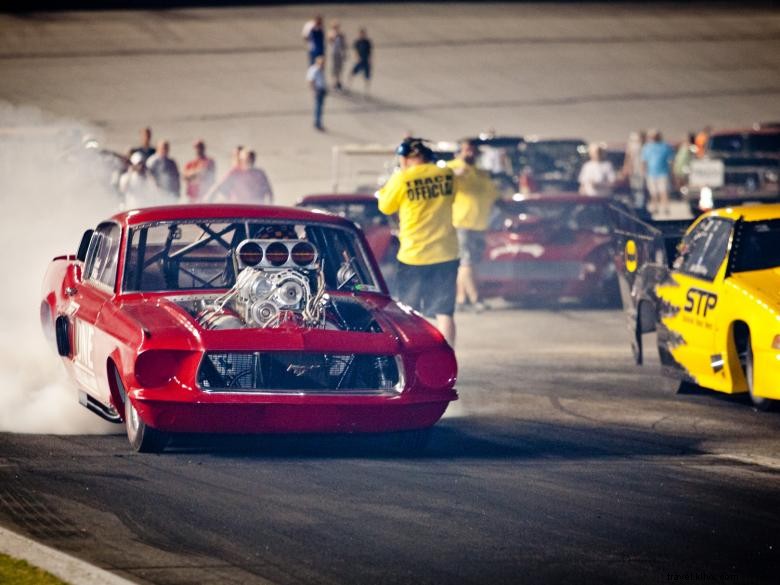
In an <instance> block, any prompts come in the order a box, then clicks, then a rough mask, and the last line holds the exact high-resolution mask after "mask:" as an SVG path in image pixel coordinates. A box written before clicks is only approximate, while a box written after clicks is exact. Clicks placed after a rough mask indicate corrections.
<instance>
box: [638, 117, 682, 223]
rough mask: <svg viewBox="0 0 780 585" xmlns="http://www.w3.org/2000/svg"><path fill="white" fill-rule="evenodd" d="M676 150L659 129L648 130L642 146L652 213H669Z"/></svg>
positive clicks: (649, 209)
mask: <svg viewBox="0 0 780 585" xmlns="http://www.w3.org/2000/svg"><path fill="white" fill-rule="evenodd" d="M673 158H674V150H673V149H672V147H671V146H669V145H668V144H666V142H664V141H663V137H662V136H661V133H660V132H659V131H658V130H649V131H648V132H647V144H645V145H644V146H643V147H642V165H643V168H644V171H645V177H646V178H647V190H648V191H649V192H650V205H649V208H648V211H650V213H660V212H663V213H665V214H666V215H669V213H670V210H669V183H670V180H669V163H670V162H671V161H672V159H673Z"/></svg>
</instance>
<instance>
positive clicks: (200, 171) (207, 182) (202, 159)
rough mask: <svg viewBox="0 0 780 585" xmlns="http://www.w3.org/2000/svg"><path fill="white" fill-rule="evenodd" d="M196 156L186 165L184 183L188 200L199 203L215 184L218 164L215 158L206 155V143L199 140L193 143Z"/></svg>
mask: <svg viewBox="0 0 780 585" xmlns="http://www.w3.org/2000/svg"><path fill="white" fill-rule="evenodd" d="M193 147H194V148H195V158H194V159H192V160H191V161H189V162H188V163H187V164H185V165H184V173H183V176H184V183H185V184H186V195H187V200H188V201H189V202H191V203H197V202H198V201H200V200H201V198H202V197H203V196H204V195H205V194H206V193H208V191H209V189H211V187H212V186H213V185H214V176H215V174H216V165H215V164H214V159H211V158H209V157H207V156H206V143H205V142H203V141H202V140H198V141H197V142H196V143H195V144H193Z"/></svg>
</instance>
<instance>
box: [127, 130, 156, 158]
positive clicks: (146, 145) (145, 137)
mask: <svg viewBox="0 0 780 585" xmlns="http://www.w3.org/2000/svg"><path fill="white" fill-rule="evenodd" d="M136 152H140V153H141V156H143V157H144V162H146V159H148V158H149V157H150V156H152V155H153V154H154V146H152V129H151V128H144V129H143V130H141V146H136V147H135V148H131V149H130V156H132V155H133V154H135V153H136Z"/></svg>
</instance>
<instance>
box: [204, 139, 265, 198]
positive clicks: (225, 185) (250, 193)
mask: <svg viewBox="0 0 780 585" xmlns="http://www.w3.org/2000/svg"><path fill="white" fill-rule="evenodd" d="M218 196H221V197H222V200H223V201H226V202H227V203H253V204H256V205H263V204H267V205H270V204H272V203H273V198H274V194H273V190H272V189H271V183H270V182H269V181H268V176H267V175H266V174H265V172H264V171H263V170H262V169H259V168H257V167H255V152H254V151H253V150H246V149H243V150H241V155H240V162H239V166H237V167H234V168H232V169H230V171H229V172H228V174H227V175H225V177H224V178H223V179H222V180H221V181H220V182H219V183H218V184H217V185H216V186H215V187H214V188H213V189H212V190H211V191H210V192H209V193H208V194H207V195H206V197H205V199H204V200H205V201H212V200H213V199H215V198H216V197H218Z"/></svg>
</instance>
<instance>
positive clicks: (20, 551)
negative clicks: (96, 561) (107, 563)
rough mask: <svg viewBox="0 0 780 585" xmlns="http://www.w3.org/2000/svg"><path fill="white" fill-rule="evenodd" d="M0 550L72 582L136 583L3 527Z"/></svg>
mask: <svg viewBox="0 0 780 585" xmlns="http://www.w3.org/2000/svg"><path fill="white" fill-rule="evenodd" d="M0 552H2V553H5V554H7V555H10V556H12V557H14V558H17V559H24V560H25V561H27V562H28V563H30V564H31V565H34V566H36V567H38V568H40V569H43V570H44V571H48V572H49V573H51V574H52V575H55V576H56V577H59V578H60V579H62V580H63V581H65V582H67V583H70V585H136V584H135V583H134V582H133V581H128V580H127V579H123V578H122V577H119V576H117V575H114V574H113V573H109V572H108V571H104V570H103V569H101V568H100V567H96V566H95V565H90V564H89V563H87V562H85V561H82V560H80V559H77V558H76V557H72V556H70V555H66V554H65V553H63V552H60V551H58V550H55V549H53V548H51V547H48V546H45V545H43V544H40V543H38V542H35V541H34V540H30V539H29V538H26V537H24V536H21V535H19V534H16V533H15V532H11V531H10V530H6V529H5V528H3V527H2V526H0Z"/></svg>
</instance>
